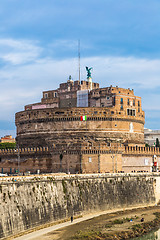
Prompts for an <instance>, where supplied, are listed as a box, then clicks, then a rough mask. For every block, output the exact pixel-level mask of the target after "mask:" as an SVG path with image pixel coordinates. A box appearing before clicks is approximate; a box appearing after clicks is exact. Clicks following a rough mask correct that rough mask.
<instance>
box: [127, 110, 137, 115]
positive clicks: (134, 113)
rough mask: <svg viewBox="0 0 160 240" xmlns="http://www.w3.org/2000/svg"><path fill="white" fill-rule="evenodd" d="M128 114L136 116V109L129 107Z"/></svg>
mask: <svg viewBox="0 0 160 240" xmlns="http://www.w3.org/2000/svg"><path fill="white" fill-rule="evenodd" d="M127 115H128V116H136V110H135V109H127Z"/></svg>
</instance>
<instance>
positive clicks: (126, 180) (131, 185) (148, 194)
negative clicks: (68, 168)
mask: <svg viewBox="0 0 160 240" xmlns="http://www.w3.org/2000/svg"><path fill="white" fill-rule="evenodd" d="M159 179H160V175H158V174H155V175H150V174H145V175H144V174H128V175H127V174H90V175H89V174H88V175H66V174H63V175H48V176H40V177H37V176H28V177H25V176H23V177H6V178H0V212H1V215H0V238H4V237H6V236H9V235H13V234H17V233H18V232H22V231H24V230H27V229H29V228H32V227H35V226H38V225H41V224H44V223H47V222H51V221H56V220H59V219H65V218H67V217H70V216H71V215H79V214H80V213H89V212H91V211H102V210H107V209H118V208H119V209H124V208H126V207H136V206H137V207H138V206H148V205H152V204H155V203H156V202H158V200H159V199H158V198H159V196H160V195H159V192H160V190H159V185H160V181H159ZM156 182H157V183H158V186H157V185H156Z"/></svg>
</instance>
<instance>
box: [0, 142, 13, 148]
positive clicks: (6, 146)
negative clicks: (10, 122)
mask: <svg viewBox="0 0 160 240" xmlns="http://www.w3.org/2000/svg"><path fill="white" fill-rule="evenodd" d="M14 148H16V143H9V142H4V143H0V149H14Z"/></svg>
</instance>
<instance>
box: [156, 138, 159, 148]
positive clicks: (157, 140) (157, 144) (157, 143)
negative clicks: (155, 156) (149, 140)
mask: <svg viewBox="0 0 160 240" xmlns="http://www.w3.org/2000/svg"><path fill="white" fill-rule="evenodd" d="M156 147H159V139H158V138H156Z"/></svg>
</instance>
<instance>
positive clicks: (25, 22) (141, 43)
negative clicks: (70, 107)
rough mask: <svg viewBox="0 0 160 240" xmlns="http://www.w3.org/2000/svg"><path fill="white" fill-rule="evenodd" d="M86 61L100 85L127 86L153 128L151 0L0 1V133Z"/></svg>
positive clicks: (156, 78) (158, 68)
mask: <svg viewBox="0 0 160 240" xmlns="http://www.w3.org/2000/svg"><path fill="white" fill-rule="evenodd" d="M78 39H80V41H81V76H82V78H83V79H85V78H86V72H85V66H86V65H87V66H89V67H93V74H92V76H93V80H94V81H95V82H99V83H100V86H101V87H106V86H110V85H113V86H116V85H118V86H120V87H124V88H133V89H134V92H135V95H138V96H141V97H142V104H143V110H144V111H145V112H146V124H145V127H147V128H151V129H160V123H159V119H160V1H159V0H140V1H139V0H134V1H131V0H114V1H113V0H99V1H97V0H88V1H85V0H79V1H76V0H1V3H0V102H1V105H0V106H1V107H0V136H3V135H4V134H12V135H14V136H15V124H14V117H15V112H17V111H21V110H23V107H24V105H26V104H29V103H33V102H38V101H40V99H41V97H42V91H43V90H50V89H55V88H57V87H58V85H59V83H61V82H64V81H66V80H67V78H68V76H69V75H72V78H73V80H76V79H77V78H78V60H77V55H78V54H77V48H78Z"/></svg>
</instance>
